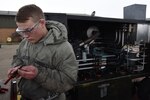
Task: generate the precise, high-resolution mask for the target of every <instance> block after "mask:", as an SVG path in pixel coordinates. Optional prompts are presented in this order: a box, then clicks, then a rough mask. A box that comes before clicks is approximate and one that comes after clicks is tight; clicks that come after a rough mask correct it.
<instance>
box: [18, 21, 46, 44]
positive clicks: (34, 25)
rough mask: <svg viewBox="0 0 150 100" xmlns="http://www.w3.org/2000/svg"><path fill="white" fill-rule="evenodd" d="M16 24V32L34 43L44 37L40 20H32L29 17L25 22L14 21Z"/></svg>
mask: <svg viewBox="0 0 150 100" xmlns="http://www.w3.org/2000/svg"><path fill="white" fill-rule="evenodd" d="M16 24H17V26H18V28H17V29H16V32H17V33H18V34H20V35H21V36H22V37H24V38H26V39H27V40H28V41H29V42H31V43H36V42H38V41H39V40H40V39H41V38H42V37H44V32H43V31H42V27H43V24H42V23H41V20H39V21H37V22H33V21H32V19H31V18H30V19H29V20H27V21H26V22H25V23H19V22H16Z"/></svg>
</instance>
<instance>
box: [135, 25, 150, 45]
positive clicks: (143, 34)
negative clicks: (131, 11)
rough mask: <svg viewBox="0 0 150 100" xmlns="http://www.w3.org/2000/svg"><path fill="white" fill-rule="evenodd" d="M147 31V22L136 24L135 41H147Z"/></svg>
mask: <svg viewBox="0 0 150 100" xmlns="http://www.w3.org/2000/svg"><path fill="white" fill-rule="evenodd" d="M148 32H149V25H148V24H138V25H137V40H136V42H137V43H140V42H144V43H146V42H148Z"/></svg>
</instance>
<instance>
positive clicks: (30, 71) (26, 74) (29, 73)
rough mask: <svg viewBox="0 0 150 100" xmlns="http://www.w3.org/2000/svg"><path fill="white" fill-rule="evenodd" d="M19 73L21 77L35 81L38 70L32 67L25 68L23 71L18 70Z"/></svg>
mask: <svg viewBox="0 0 150 100" xmlns="http://www.w3.org/2000/svg"><path fill="white" fill-rule="evenodd" d="M18 73H19V75H20V76H21V77H23V78H26V79H33V78H35V77H36V75H37V73H38V69H37V68H36V67H34V66H32V65H30V66H24V67H22V68H21V69H18Z"/></svg>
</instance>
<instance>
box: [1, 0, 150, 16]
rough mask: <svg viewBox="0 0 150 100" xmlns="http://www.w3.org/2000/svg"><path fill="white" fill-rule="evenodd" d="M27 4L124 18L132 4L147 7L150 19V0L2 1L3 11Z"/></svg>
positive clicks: (54, 10) (68, 11)
mask: <svg viewBox="0 0 150 100" xmlns="http://www.w3.org/2000/svg"><path fill="white" fill-rule="evenodd" d="M26 4H36V5H38V6H40V7H41V8H42V10H43V11H44V12H55V13H75V14H76V13H78V14H91V13H92V11H96V16H101V17H111V18H123V7H125V6H129V5H132V4H144V5H147V8H146V9H147V10H146V18H150V0H11V1H10V2H9V0H1V6H0V10H1V11H17V10H18V9H19V8H20V7H21V6H23V5H26Z"/></svg>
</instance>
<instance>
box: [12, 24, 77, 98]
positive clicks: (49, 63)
mask: <svg viewBox="0 0 150 100" xmlns="http://www.w3.org/2000/svg"><path fill="white" fill-rule="evenodd" d="M46 25H47V29H49V32H48V34H47V35H46V36H45V37H44V38H43V39H42V40H40V41H39V42H38V43H36V44H32V43H29V42H28V41H27V40H26V39H24V40H23V41H22V42H21V43H20V45H19V48H18V49H17V51H16V55H15V56H14V58H13V62H12V66H17V65H34V66H36V67H37V68H38V70H39V72H38V75H37V76H36V78H35V79H33V80H27V79H24V78H21V80H20V82H19V85H18V87H19V89H20V92H21V95H23V96H25V97H29V98H31V99H33V100H38V98H40V97H45V96H47V95H48V93H49V94H51V93H58V94H62V93H64V92H66V91H68V90H70V89H71V88H72V87H73V85H74V84H75V82H76V81H77V72H78V71H77V70H78V67H77V62H76V58H75V54H74V51H73V49H72V46H71V44H70V43H69V42H68V41H67V40H68V38H67V29H66V28H65V26H64V25H63V24H61V23H59V22H56V21H47V24H46ZM59 98H60V97H59ZM54 100H65V99H62V98H60V99H54Z"/></svg>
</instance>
